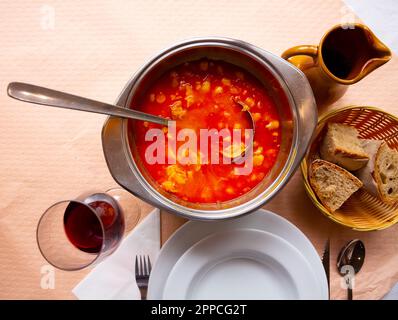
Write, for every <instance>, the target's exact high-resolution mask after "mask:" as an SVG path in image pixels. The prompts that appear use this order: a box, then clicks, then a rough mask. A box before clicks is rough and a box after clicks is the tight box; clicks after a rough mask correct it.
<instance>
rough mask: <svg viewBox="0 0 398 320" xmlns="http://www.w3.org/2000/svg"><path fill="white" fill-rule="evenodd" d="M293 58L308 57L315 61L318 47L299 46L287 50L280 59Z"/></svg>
mask: <svg viewBox="0 0 398 320" xmlns="http://www.w3.org/2000/svg"><path fill="white" fill-rule="evenodd" d="M293 56H310V57H312V58H314V59H315V58H316V57H317V56H318V46H313V45H301V46H296V47H292V48H290V49H287V50H286V51H285V52H283V53H282V58H283V59H285V60H287V59H289V58H291V57H293Z"/></svg>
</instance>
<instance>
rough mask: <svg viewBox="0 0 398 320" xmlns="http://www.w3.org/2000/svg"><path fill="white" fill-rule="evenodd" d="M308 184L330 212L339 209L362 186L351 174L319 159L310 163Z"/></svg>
mask: <svg viewBox="0 0 398 320" xmlns="http://www.w3.org/2000/svg"><path fill="white" fill-rule="evenodd" d="M310 184H311V186H312V188H313V190H314V191H315V193H316V194H317V196H318V198H319V200H320V201H321V202H322V204H323V205H324V206H325V207H326V209H328V210H329V211H330V212H334V211H336V210H337V209H339V208H340V207H341V206H342V205H343V203H344V202H346V201H347V199H348V198H349V197H350V196H351V195H352V194H353V193H354V192H356V191H357V190H358V189H359V188H361V187H362V182H361V181H360V180H359V179H358V178H357V177H355V176H354V175H353V174H351V173H350V172H348V171H347V170H345V169H343V168H341V167H339V166H337V165H335V164H333V163H331V162H328V161H325V160H321V159H317V160H315V161H313V162H312V164H311V168H310Z"/></svg>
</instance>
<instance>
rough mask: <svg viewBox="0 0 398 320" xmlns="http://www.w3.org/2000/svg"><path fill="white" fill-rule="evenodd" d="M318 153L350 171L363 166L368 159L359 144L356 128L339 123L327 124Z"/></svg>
mask: <svg viewBox="0 0 398 320" xmlns="http://www.w3.org/2000/svg"><path fill="white" fill-rule="evenodd" d="M320 153H321V158H322V159H324V160H326V161H329V162H333V163H335V164H338V165H340V166H342V167H343V168H345V169H347V170H350V171H355V170H358V169H360V168H362V167H364V166H365V165H366V163H367V162H368V160H369V156H368V155H367V154H366V152H365V151H364V150H363V148H362V146H361V141H360V139H359V138H358V131H357V129H356V128H354V127H351V126H348V125H345V124H341V123H328V124H327V132H326V135H325V137H324V139H323V141H322V144H321V148H320Z"/></svg>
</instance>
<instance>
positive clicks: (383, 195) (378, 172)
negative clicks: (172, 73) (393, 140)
mask: <svg viewBox="0 0 398 320" xmlns="http://www.w3.org/2000/svg"><path fill="white" fill-rule="evenodd" d="M389 152H397V151H396V150H392V149H390V148H389V147H388V145H387V143H386V142H383V143H382V144H381V145H380V147H379V149H378V150H377V153H376V156H375V166H374V172H373V179H374V180H375V182H376V184H377V189H378V194H379V197H380V199H381V200H382V201H383V202H385V203H387V204H390V205H394V204H395V203H397V201H398V193H396V194H395V195H388V193H387V191H386V190H385V188H384V185H385V184H384V183H383V179H382V168H381V167H380V166H381V160H382V156H383V154H384V153H389ZM394 165H395V166H396V167H398V163H395V164H394ZM386 188H387V187H386ZM397 188H398V186H397Z"/></svg>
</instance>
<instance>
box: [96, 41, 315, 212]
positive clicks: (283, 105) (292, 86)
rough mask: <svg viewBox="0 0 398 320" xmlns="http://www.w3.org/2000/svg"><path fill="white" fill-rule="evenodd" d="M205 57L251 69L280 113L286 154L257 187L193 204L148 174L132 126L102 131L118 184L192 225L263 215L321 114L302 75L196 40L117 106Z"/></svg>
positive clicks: (246, 50) (267, 57)
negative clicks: (236, 195) (167, 190)
mask: <svg viewBox="0 0 398 320" xmlns="http://www.w3.org/2000/svg"><path fill="white" fill-rule="evenodd" d="M203 57H208V58H210V59H219V60H224V61H226V62H230V63H232V64H235V65H238V66H240V67H242V68H244V69H246V70H247V71H248V72H250V73H252V74H253V75H254V76H256V77H257V79H258V80H260V81H261V82H262V83H263V85H264V87H265V88H266V89H267V90H268V92H269V93H270V94H271V95H272V96H273V98H274V101H275V103H276V105H277V107H278V112H279V116H280V118H281V130H282V143H281V150H280V152H279V155H278V158H277V162H276V164H275V166H274V167H273V169H272V170H271V172H270V173H269V175H268V176H267V177H265V178H264V179H263V181H262V182H261V183H259V185H258V186H257V187H255V188H254V189H253V190H251V191H250V192H249V193H247V194H245V195H243V196H241V197H239V198H237V199H234V200H231V201H227V202H222V203H215V204H198V203H190V202H187V201H184V200H181V199H178V198H177V197H174V196H173V195H170V194H166V193H165V191H163V190H162V189H161V188H160V187H159V185H158V184H157V183H156V182H155V181H154V180H153V179H152V178H151V177H150V176H149V174H148V173H147V172H146V170H145V168H144V167H143V166H142V164H141V161H140V159H139V157H138V155H137V153H136V148H135V143H134V139H133V135H134V132H132V131H134V130H130V131H128V130H127V127H128V120H123V119H118V118H114V117H110V118H108V119H107V121H106V122H105V125H104V127H103V130H102V144H103V149H104V154H105V159H106V162H107V164H108V167H109V170H110V172H111V174H112V176H113V178H114V179H115V180H116V181H117V183H119V184H120V185H121V186H122V187H124V188H125V189H127V190H128V191H130V192H131V193H133V194H134V195H135V196H137V197H139V198H141V199H142V200H144V201H146V202H148V203H150V204H152V205H154V206H156V207H158V208H161V209H165V210H167V211H169V212H172V213H175V214H178V215H181V216H184V217H187V218H190V219H200V220H217V219H226V218H232V217H237V216H241V215H243V214H246V213H249V212H251V211H254V210H256V209H258V208H259V207H261V206H262V205H264V204H265V203H266V202H267V201H269V200H270V199H271V198H272V197H273V196H274V195H275V194H276V193H277V192H278V191H279V190H281V189H282V187H283V186H284V185H285V184H286V183H287V181H288V180H289V178H290V177H291V176H292V174H293V173H294V171H295V170H296V169H297V167H298V165H299V163H300V161H301V159H302V158H303V156H304V154H305V151H306V149H307V147H308V145H309V143H310V141H311V138H312V135H313V132H314V129H315V127H316V123H317V109H316V104H315V100H314V97H313V94H312V90H311V87H310V85H309V83H308V81H307V79H306V77H305V76H304V74H303V73H302V72H301V71H300V70H298V69H297V68H295V67H294V66H293V65H291V64H290V63H288V62H286V61H285V60H283V59H281V58H279V57H277V56H275V55H273V54H271V53H269V52H267V51H265V50H262V49H260V48H257V47H255V46H253V45H251V44H249V43H246V42H243V41H239V40H234V39H227V38H201V39H193V40H188V41H185V42H182V43H179V44H177V45H174V46H172V47H170V48H168V49H166V50H164V51H163V52H161V53H160V54H159V55H157V56H156V57H154V58H153V59H152V60H150V61H149V62H148V63H146V64H145V65H144V66H143V67H142V68H141V69H140V70H139V71H138V72H137V73H136V74H135V75H134V77H133V78H132V79H131V80H130V81H129V82H128V84H127V85H126V87H125V88H124V89H123V91H122V93H121V95H120V96H119V98H118V100H117V102H116V104H117V105H119V106H122V107H126V108H128V106H130V105H135V103H137V102H138V101H139V100H140V98H141V97H142V95H143V94H144V93H145V91H146V89H147V88H148V86H150V84H151V83H152V81H153V80H154V79H156V78H157V77H159V76H160V75H162V74H164V72H166V71H167V70H169V69H171V68H173V67H174V66H176V65H179V64H181V63H183V62H187V61H192V60H197V59H200V58H203ZM133 128H134V127H133ZM187 187H188V188H189V186H187Z"/></svg>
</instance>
